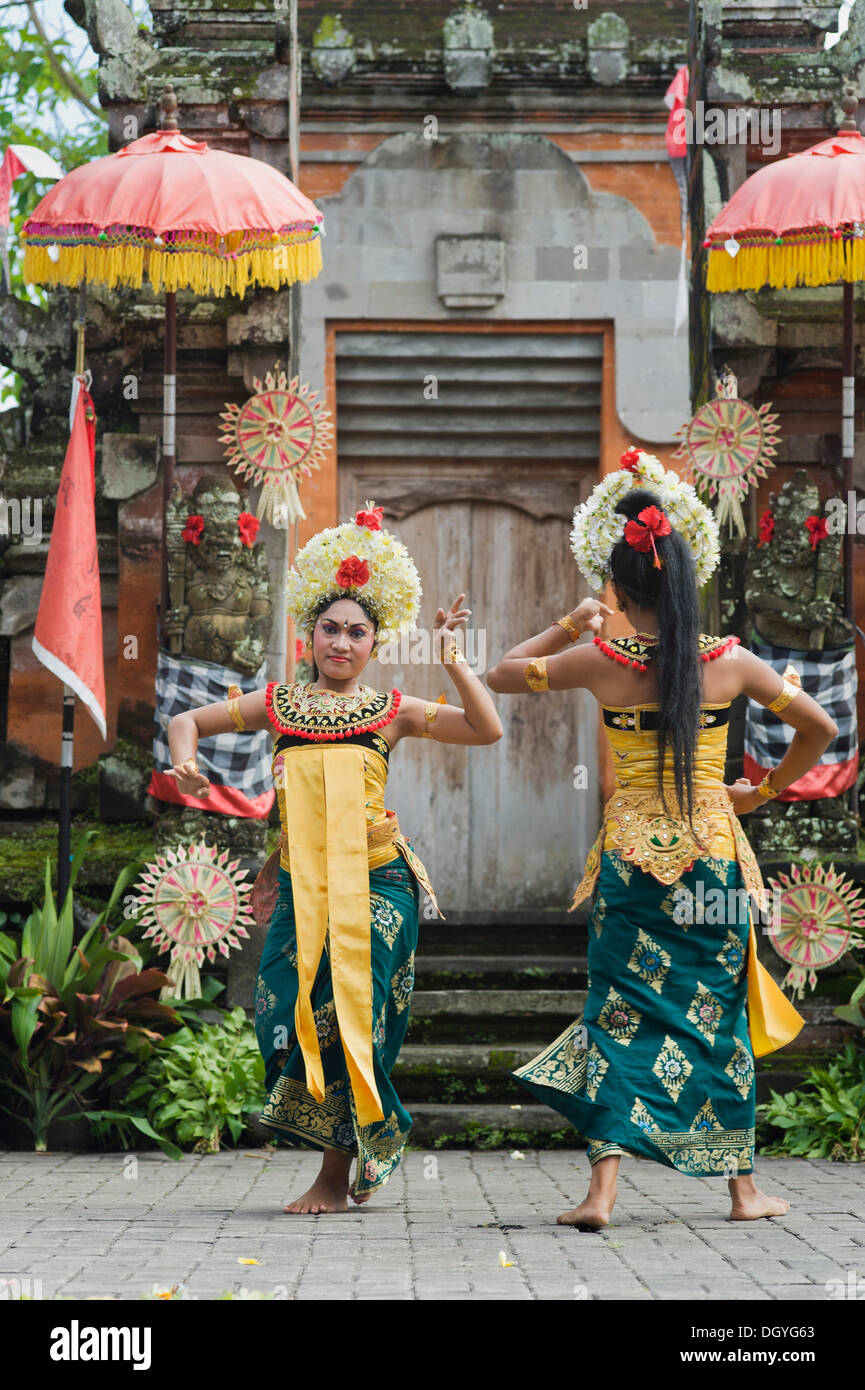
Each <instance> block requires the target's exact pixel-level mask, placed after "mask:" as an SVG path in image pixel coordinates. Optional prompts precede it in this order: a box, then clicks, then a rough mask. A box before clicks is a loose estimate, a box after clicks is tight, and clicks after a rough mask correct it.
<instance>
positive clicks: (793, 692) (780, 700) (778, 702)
mask: <svg viewBox="0 0 865 1390" xmlns="http://www.w3.org/2000/svg"><path fill="white" fill-rule="evenodd" d="M795 674H796V675H798V672H796V673H795ZM781 679H782V681H783V685H782V686H781V694H780V695H778V696H776V698H775V699H774V700H773V701H772V703H771V705H767V706H766V708H767V709H770V710H771V711H772V713H773V714H780V713H781V711H782V709H786V708H787V706H788V705H789V703H790V701H791V700H795V698H796V696H797V695H798V694H799V693H800V690H801V687H800V686H798V685H796V684H795V682H793V681H791V680H788V679H787V677H786V676H782V678H781Z"/></svg>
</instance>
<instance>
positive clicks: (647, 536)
mask: <svg viewBox="0 0 865 1390" xmlns="http://www.w3.org/2000/svg"><path fill="white" fill-rule="evenodd" d="M672 529H673V528H672V527H671V525H670V522H669V520H668V518H667V516H666V515H665V514H664V512H662V511H660V509H659V508H658V507H644V508H643V510H642V511H641V512H639V513H638V515H637V519H636V521H628V522H626V523H625V540H626V541H627V542H628V545H631V546H633V548H634V550H640V551H646V550H648V549H649V547H650V546H651V548H652V550H654V552H655V561H654V564H655V569H660V568H661V560H660V557H659V555H658V551H657V548H656V546H655V537H656V536H669V534H670V532H671V530H672Z"/></svg>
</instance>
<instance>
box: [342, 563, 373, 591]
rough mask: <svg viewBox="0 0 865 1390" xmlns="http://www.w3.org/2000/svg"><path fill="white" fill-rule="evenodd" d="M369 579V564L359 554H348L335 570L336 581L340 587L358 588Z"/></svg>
mask: <svg viewBox="0 0 865 1390" xmlns="http://www.w3.org/2000/svg"><path fill="white" fill-rule="evenodd" d="M368 579H369V564H368V562H367V561H366V560H361V558H360V556H359V555H349V556H348V558H347V559H345V560H343V562H342V564H341V565H340V567H339V569H338V570H337V572H336V582H337V584H338V585H339V587H340V588H341V589H360V588H362V587H363V585H364V584H366V582H367V580H368Z"/></svg>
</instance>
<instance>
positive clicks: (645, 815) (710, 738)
mask: <svg viewBox="0 0 865 1390" xmlns="http://www.w3.org/2000/svg"><path fill="white" fill-rule="evenodd" d="M720 642H721V639H711V638H701V647H702V648H703V649H704V650H705V649H708V650H709V652H710V653H711V654H715V653H718V654H719V653H720V651H722V650H724V649H725V646H726V643H725V644H723V645H716V646H709V647H707V644H709V643H720ZM628 643H630V645H631V647H633V646H634V645H635V642H634V639H627V638H626V639H619V641H618V642H613V643H612V644H610V646H611V649H613V650H615V649H617V648H618V647H620V646H621V648H622V650H625V649H626V644H628ZM627 651H628V655H629V656H633V653H632V652H631V650H630V647H628V648H627ZM703 659H706V658H705V657H704V658H703ZM708 659H711V655H710V656H709V658H708ZM629 664H630V663H629ZM644 669H645V668H644ZM659 709H660V706H659V705H657V704H645V705H630V706H627V707H621V708H620V707H616V706H607V705H605V706H602V710H603V718H604V728H605V732H606V734H607V738H608V740H609V743H610V749H611V752H612V756H613V768H614V772H615V777H616V790H615V791H614V792H613V795H612V796H611V797H610V799H609V801H608V802H607V804H606V806H605V807H604V813H603V819H602V824H601V828H600V831H599V833H598V837H597V839H596V840H595V843H594V844H593V845H592V848H591V849H590V851H589V855H588V858H587V860H586V866H585V871H584V873H583V877H582V880H581V881H580V883H579V885H578V886H577V889H576V891H575V893H574V897H573V900H572V902H571V906H570V908H569V909H568V910H569V911H570V912H573V910H574V909H575V908H576V907H577V906H578V905H579V903H581V902H583V901H584V900H585V899H586V898H588V897H589V896H590V895H591V893H592V892H593V890H594V886H595V882H596V880H597V877H598V874H599V873H600V867H601V854H602V853H603V852H604V851H612V852H614V853H616V854H619V855H621V856H622V857H623V858H624V859H626V860H627V861H628V862H629V863H632V864H635V865H638V866H639V868H641V869H642V870H643V871H644V872H646V873H650V874H651V875H652V876H653V878H655V879H657V880H658V882H659V883H663V884H667V885H669V884H672V883H675V882H676V881H677V880H678V879H679V878H681V876H682V874H683V873H685V872H686V871H687V870H688V869H689V868H691V866H692V865H693V864H694V863H695V861H696V860H698V859H699V858H700V856H701V855H711V856H714V857H717V858H720V859H734V860H736V861H737V862H738V864H739V866H740V868H741V871H742V879H743V882H744V886H745V888H746V890H747V891H748V893H749V895H753V897H754V898H755V899H756V901H757V903H758V904H759V906H760V908H761V910H762V911H766V910H767V900H766V893H765V888H764V886H763V880H762V876H761V874H760V869H759V865H758V864H757V860H756V857H755V855H754V851H753V849H752V848H751V844H750V841H749V840H748V838H747V836H746V835H745V832H744V830H743V829H742V826H741V823H740V821H739V819H738V817H737V816H736V813H735V811H734V810H733V803H732V801H731V800H730V797H729V794H728V793H727V790H726V788H725V786H724V766H725V763H726V757H727V731H728V727H729V714H730V704H729V702H728V703H727V704H720V705H710V704H707V705H703V706H702V707H701V709H700V730H699V733H698V736H697V751H696V757H695V762H694V783H693V785H694V795H693V802H694V805H693V815H692V824H693V830H692V829H691V827H690V826H689V825H688V823H687V820H683V819H682V817H681V815H680V814H679V812H678V802H677V799H676V793H675V786H674V781H673V774H672V760H671V758H670V755H669V751H668V753H667V757H666V758H665V762H664V797H665V800H666V806H667V809H666V810H665V808H664V804H663V801H662V799H661V796H660V793H659V790H658V784H657V776H658V736H657V723H658V710H659ZM748 1013H749V1022H750V1033H751V1046H752V1048H753V1051H754V1055H755V1056H756V1057H762V1056H765V1055H766V1054H767V1053H769V1052H775V1051H777V1050H778V1048H780V1047H784V1046H785V1045H786V1044H787V1043H788V1042H791V1041H792V1039H793V1038H795V1037H796V1035H797V1034H798V1033H799V1031H800V1029H801V1028H802V1026H803V1024H804V1021H805V1020H804V1019H803V1018H802V1016H801V1014H799V1013H798V1011H797V1010H796V1009H795V1008H794V1007H793V1005H792V1004H791V1003H790V1001H789V999H788V998H787V996H786V995H785V994H784V993H783V991H782V990H781V989H780V988H779V987H778V985H777V984H776V983H775V981H774V980H773V979H772V976H771V975H770V974H769V972H768V970H767V969H766V968H765V966H764V965H762V964H761V963H760V961H759V960H758V958H757V938H756V934H755V932H754V923H753V919H752V921H751V927H750V937H749V948H748Z"/></svg>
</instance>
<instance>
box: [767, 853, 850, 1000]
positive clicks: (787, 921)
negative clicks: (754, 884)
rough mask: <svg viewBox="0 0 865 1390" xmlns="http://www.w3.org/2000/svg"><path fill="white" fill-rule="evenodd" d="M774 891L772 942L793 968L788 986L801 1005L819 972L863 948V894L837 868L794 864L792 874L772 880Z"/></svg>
mask: <svg viewBox="0 0 865 1390" xmlns="http://www.w3.org/2000/svg"><path fill="white" fill-rule="evenodd" d="M768 884H769V887H770V888H771V889H772V902H773V912H772V918H773V922H772V926H771V927H770V929H769V940H770V941H771V943H772V945H773V946H774V948H775V950H776V951H777V953H778V955H779V956H780V957H781V959H782V960H784V961H786V962H787V963H788V965H789V966H790V969H789V970H788V971H787V974H786V975H785V976H784V984H785V985H789V986H790V988H791V989H793V990H794V991H795V993H796V995H797V997H798V998H799V999H802V998H803V997H804V994H805V985H806V983H807V984H809V985H810V986H811V988H812V989H813V988H814V986H815V985H816V983H817V971H818V970H825V969H826V967H827V966H828V965H834V964H835V962H836V961H839V960H840V959H841V957H842V956H843V955H844V954H845V952H846V951H848V950H849V949H851V947H856V946H865V901H863V897H862V889H861V888H859V887H858V885H857V884H855V883H853V882H852V881H851V880H850V879H848V878H845V877H844V875H843V874H840V873H838V871H837V870H836V868H835V865H834V864H817V865H815V866H814V868H813V869H812V868H810V867H809V866H808V865H803V866H801V867H800V866H799V865H798V864H794V865H793V866H792V868H791V870H790V873H789V874H779V875H778V878H777V879H774V878H770V879H769V880H768Z"/></svg>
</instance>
